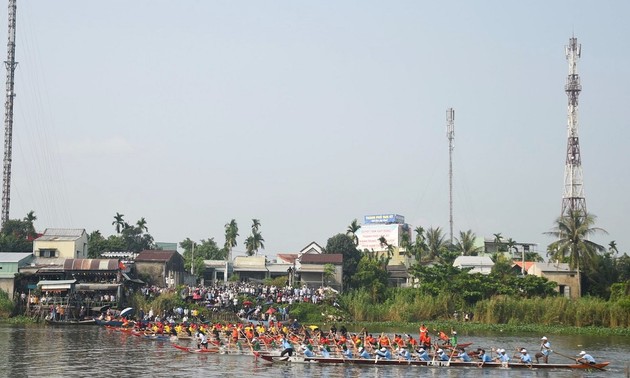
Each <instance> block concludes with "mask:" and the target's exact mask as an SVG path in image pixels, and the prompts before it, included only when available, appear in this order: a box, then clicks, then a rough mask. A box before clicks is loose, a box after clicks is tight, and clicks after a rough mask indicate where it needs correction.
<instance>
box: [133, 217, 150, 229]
mask: <svg viewBox="0 0 630 378" xmlns="http://www.w3.org/2000/svg"><path fill="white" fill-rule="evenodd" d="M136 226H138V229H139V230H140V232H149V227H147V220H146V219H144V217H142V218H140V220H138V221H137V222H136Z"/></svg>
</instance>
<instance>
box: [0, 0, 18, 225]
mask: <svg viewBox="0 0 630 378" xmlns="http://www.w3.org/2000/svg"><path fill="white" fill-rule="evenodd" d="M16 1H17V0H9V38H8V39H9V41H8V42H7V60H6V61H5V62H4V65H5V66H6V68H7V89H6V100H5V103H4V160H3V163H4V169H3V173H2V217H1V219H0V220H1V222H2V226H4V224H5V223H6V222H7V221H8V220H9V203H10V202H11V160H12V154H13V99H14V97H15V92H14V91H13V89H14V78H15V67H16V66H17V62H16V61H15V15H16V8H17V5H16Z"/></svg>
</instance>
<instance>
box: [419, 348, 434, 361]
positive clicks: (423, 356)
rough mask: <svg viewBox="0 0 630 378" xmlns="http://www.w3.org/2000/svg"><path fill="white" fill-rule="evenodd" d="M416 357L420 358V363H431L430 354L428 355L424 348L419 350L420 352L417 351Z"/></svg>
mask: <svg viewBox="0 0 630 378" xmlns="http://www.w3.org/2000/svg"><path fill="white" fill-rule="evenodd" d="M416 357H418V359H419V360H420V361H431V358H430V357H429V353H427V351H426V349H424V348H418V350H416Z"/></svg>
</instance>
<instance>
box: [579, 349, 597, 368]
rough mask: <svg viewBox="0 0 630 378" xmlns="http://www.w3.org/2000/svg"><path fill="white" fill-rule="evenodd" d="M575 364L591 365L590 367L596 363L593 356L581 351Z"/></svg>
mask: <svg viewBox="0 0 630 378" xmlns="http://www.w3.org/2000/svg"><path fill="white" fill-rule="evenodd" d="M575 362H578V363H581V364H590V365H595V363H596V362H595V358H593V356H591V355H590V354H588V353H586V352H585V351H581V352H580V354H578V358H576V359H575Z"/></svg>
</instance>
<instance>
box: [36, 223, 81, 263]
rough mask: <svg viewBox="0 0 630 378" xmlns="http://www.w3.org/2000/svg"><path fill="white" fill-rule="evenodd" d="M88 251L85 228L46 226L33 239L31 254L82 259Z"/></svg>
mask: <svg viewBox="0 0 630 378" xmlns="http://www.w3.org/2000/svg"><path fill="white" fill-rule="evenodd" d="M87 253H88V235H87V232H85V229H83V228H80V229H73V228H47V229H46V230H45V231H44V233H43V234H42V235H41V236H40V237H38V238H37V239H35V240H34V241H33V255H35V257H38V258H44V259H55V258H57V259H84V258H87Z"/></svg>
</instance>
